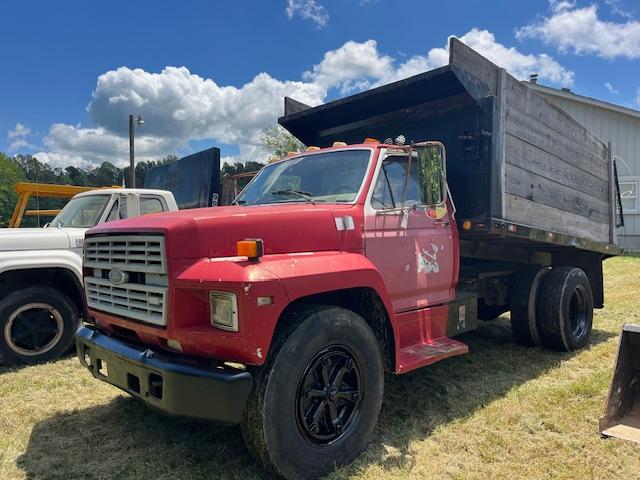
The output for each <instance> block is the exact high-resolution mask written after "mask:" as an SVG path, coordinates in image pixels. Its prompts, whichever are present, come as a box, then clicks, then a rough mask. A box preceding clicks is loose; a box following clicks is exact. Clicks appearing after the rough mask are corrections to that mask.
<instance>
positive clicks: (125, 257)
mask: <svg viewBox="0 0 640 480" xmlns="http://www.w3.org/2000/svg"><path fill="white" fill-rule="evenodd" d="M84 266H85V267H91V268H104V269H107V270H110V269H112V268H116V267H117V268H120V269H121V270H124V271H129V272H143V273H167V272H166V265H165V258H164V237H162V236H161V235H111V236H104V237H89V238H87V239H86V240H85V243H84Z"/></svg>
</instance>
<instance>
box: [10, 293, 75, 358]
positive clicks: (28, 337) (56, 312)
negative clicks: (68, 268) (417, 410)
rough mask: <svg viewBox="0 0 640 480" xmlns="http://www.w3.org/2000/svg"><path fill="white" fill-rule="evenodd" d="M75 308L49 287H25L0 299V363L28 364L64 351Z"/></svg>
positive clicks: (55, 355)
mask: <svg viewBox="0 0 640 480" xmlns="http://www.w3.org/2000/svg"><path fill="white" fill-rule="evenodd" d="M78 318H79V317H78V310H77V308H76V307H75V305H74V304H73V302H72V301H71V300H70V299H69V297H67V296H66V295H65V294H63V293H62V292H60V291H59V290H56V289H54V288H51V287H44V286H42V287H28V288H23V289H20V290H16V291H15V292H11V293H10V294H8V295H7V296H6V297H5V298H3V299H2V301H0V363H2V364H5V365H32V364H36V363H43V362H47V361H49V360H53V359H55V358H57V357H58V356H60V355H61V354H62V353H64V352H65V351H66V350H67V349H68V348H69V346H70V344H71V342H72V340H73V333H74V332H75V329H76V328H77V326H78Z"/></svg>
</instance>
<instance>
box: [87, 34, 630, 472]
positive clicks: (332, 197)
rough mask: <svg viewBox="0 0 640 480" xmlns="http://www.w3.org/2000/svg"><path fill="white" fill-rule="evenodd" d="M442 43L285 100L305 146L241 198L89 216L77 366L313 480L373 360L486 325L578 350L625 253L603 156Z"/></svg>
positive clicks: (334, 447)
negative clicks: (369, 84)
mask: <svg viewBox="0 0 640 480" xmlns="http://www.w3.org/2000/svg"><path fill="white" fill-rule="evenodd" d="M450 51H451V58H450V64H449V65H447V66H445V67H442V68H439V69H437V70H433V71H430V72H426V73H424V74H421V75H418V76H415V77H412V78H409V79H406V80H402V81H400V82H396V83H394V84H391V85H387V86H383V87H380V88H377V89H374V90H371V91H368V92H364V93H361V94H358V95H354V96H352V97H348V98H344V99H341V100H337V101H334V102H331V103H328V104H325V105H321V106H318V107H314V108H309V107H307V106H306V105H303V104H301V103H299V102H296V101H294V100H291V99H286V100H285V116H284V117H282V118H281V119H280V123H281V124H282V125H283V126H284V127H285V128H287V129H288V130H289V131H290V132H292V133H293V134H294V135H295V136H296V137H298V138H299V139H300V140H302V142H304V143H305V144H306V145H310V147H308V148H307V150H306V151H304V152H301V153H298V154H295V155H292V156H289V157H287V158H284V159H282V160H280V161H278V162H275V163H272V164H270V165H268V166H266V167H264V168H263V169H262V170H261V171H260V172H259V174H258V175H257V176H256V177H255V178H254V179H252V181H251V182H250V184H249V185H248V186H247V187H246V188H245V189H244V190H243V192H242V193H241V194H240V195H239V196H238V197H237V199H236V200H235V202H234V205H232V206H228V207H218V208H211V209H198V210H186V211H180V212H174V213H166V214H159V215H150V216H146V217H141V218H136V219H132V220H124V221H120V222H116V223H112V224H107V225H104V226H99V227H96V228H94V229H92V230H91V231H90V232H89V233H88V234H87V237H86V241H85V244H84V249H85V250H84V275H85V277H84V282H85V288H86V296H87V305H88V312H89V315H88V317H89V319H90V322H89V323H87V324H86V325H85V326H83V327H81V328H80V329H79V330H78V332H77V335H76V343H77V350H78V355H79V359H80V361H81V363H82V364H83V365H84V366H85V367H87V368H88V369H89V370H90V371H91V373H92V374H93V375H94V376H95V377H96V378H98V379H100V380H103V381H105V382H109V383H111V384H113V385H115V386H116V387H119V388H121V389H123V390H124V391H126V392H128V393H130V394H131V395H132V396H134V397H136V398H138V399H140V400H141V401H143V402H145V403H147V404H148V405H150V406H152V407H155V408H157V409H159V410H162V411H165V412H167V413H169V414H173V415H178V416H187V417H192V418H199V419H207V420H217V421H223V422H228V423H241V425H242V429H243V433H244V436H245V438H246V441H247V443H248V445H249V446H250V448H251V449H252V451H253V452H254V453H255V455H256V456H257V457H258V458H259V459H260V460H261V461H262V462H263V463H264V464H265V466H266V467H267V468H269V469H270V470H272V471H274V472H276V473H278V474H280V475H282V476H284V477H287V478H316V477H318V476H320V475H322V474H325V473H327V472H329V471H331V470H332V469H334V468H335V467H336V466H340V465H344V464H346V463H348V462H350V461H352V460H353V459H354V458H355V457H356V456H357V455H358V454H359V453H360V452H361V451H362V450H363V449H364V448H365V446H366V445H367V442H368V440H369V438H370V435H371V433H372V431H373V429H374V426H375V424H376V420H377V417H378V412H379V410H380V406H381V402H382V396H383V385H384V373H385V372H387V373H389V374H402V373H405V372H410V371H412V370H415V369H417V368H420V367H424V366H426V365H429V364H432V363H434V362H437V361H439V360H442V359H445V358H447V357H451V356H453V355H460V354H464V353H467V351H468V347H467V345H465V343H464V337H462V338H461V339H459V338H456V337H458V336H459V335H461V334H464V333H465V332H469V331H470V330H473V329H474V328H476V326H477V324H478V318H480V319H491V318H495V317H496V316H498V315H500V314H501V313H503V312H506V311H510V312H511V323H512V325H513V332H514V337H515V341H517V342H520V343H521V344H525V345H538V344H542V345H545V346H547V347H550V348H554V349H560V350H575V349H579V348H581V347H583V346H585V345H586V344H587V343H588V341H589V336H590V333H591V327H592V319H593V309H594V308H602V307H603V304H604V298H603V279H602V261H603V259H605V258H607V257H609V256H612V255H615V254H617V253H619V250H618V248H617V247H616V245H615V243H616V242H615V239H616V237H615V235H616V218H617V215H616V200H615V199H616V182H615V180H614V178H615V177H614V174H613V164H612V159H611V151H610V149H609V148H608V146H607V145H605V144H604V143H603V142H601V141H600V140H599V139H597V138H596V137H595V136H594V135H592V134H591V133H590V132H589V131H587V130H585V129H584V128H583V127H582V126H581V125H580V124H578V123H577V122H576V121H575V120H573V119H572V118H571V117H570V116H569V115H567V114H566V113H564V112H563V111H561V110H560V109H558V108H556V107H554V106H553V105H551V104H550V103H548V102H547V101H546V100H545V99H543V98H542V97H541V96H539V95H538V94H537V93H535V92H534V91H532V90H530V89H529V88H528V87H527V86H526V85H525V84H523V83H520V82H518V81H517V80H516V79H514V78H513V77H511V76H510V75H508V74H507V73H506V72H505V71H504V70H503V69H500V68H498V67H496V66H495V65H493V64H492V63H490V62H489V61H487V60H486V59H485V58H483V57H481V56H480V55H478V54H477V53H475V52H474V51H473V50H471V49H469V48H468V47H466V46H465V45H463V44H462V43H460V42H458V41H457V40H455V39H454V40H452V41H451V45H450ZM387 137H389V138H388V139H387ZM365 139H366V140H365ZM315 145H317V147H316V146H315Z"/></svg>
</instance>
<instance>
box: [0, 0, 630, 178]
mask: <svg viewBox="0 0 640 480" xmlns="http://www.w3.org/2000/svg"><path fill="white" fill-rule="evenodd" d="M0 18H3V19H4V22H3V24H4V25H5V30H4V35H3V40H2V41H1V42H0V59H2V62H3V68H2V71H3V73H2V74H1V75H0V150H2V151H5V152H7V153H10V154H17V153H31V154H37V156H38V157H39V158H40V159H41V160H44V161H48V162H50V163H51V164H53V165H55V166H66V165H69V164H75V165H95V164H99V163H100V162H102V161H104V160H109V161H112V162H114V163H117V164H122V163H124V162H125V161H126V160H127V155H128V150H127V148H128V146H127V145H128V144H127V137H126V128H127V114H128V113H136V114H137V113H141V114H142V115H143V116H144V117H145V120H146V124H145V127H144V128H143V129H141V130H140V131H139V132H138V135H139V136H140V138H139V141H138V143H137V148H138V155H137V157H138V158H143V159H157V158H161V157H162V156H164V155H166V154H169V153H188V152H189V151H192V150H194V149H196V150H197V149H200V148H203V147H207V146H211V145H218V146H221V148H222V155H223V156H224V157H228V158H229V159H232V158H233V159H239V160H248V159H257V160H263V159H264V154H263V152H262V151H261V150H260V147H259V143H260V142H259V136H260V131H261V130H262V128H264V126H266V125H269V124H272V123H273V122H274V121H275V119H276V118H277V116H279V115H280V114H281V113H282V96H283V95H291V96H293V97H294V98H298V99H300V100H302V101H305V102H306V103H310V104H319V103H323V102H326V101H328V100H331V99H334V98H337V97H341V96H344V95H347V94H351V93H355V92H357V91H360V90H362V89H366V88H370V87H372V86H376V85H380V84H384V83H388V82H390V81H393V80H397V79H399V78H402V77H404V76H407V75H412V74H416V73H419V72H421V71H425V70H427V69H430V68H434V67H437V66H440V65H441V64H442V63H443V62H445V61H446V55H447V52H446V50H445V46H446V43H447V38H448V37H449V36H450V35H455V36H457V37H459V38H461V39H462V40H463V41H465V42H466V43H467V44H469V45H471V46H472V47H473V48H476V49H478V50H480V51H481V52H482V53H483V54H485V55H487V56H489V57H490V58H491V59H492V60H493V61H495V62H497V63H500V64H502V66H504V67H505V68H507V69H508V70H509V71H510V72H511V73H512V74H514V75H516V76H517V77H519V78H526V76H527V75H528V74H529V73H534V72H536V73H539V74H540V82H541V83H543V84H547V85H551V86H555V87H562V86H568V87H571V89H572V90H573V91H575V92H577V93H581V94H584V95H588V96H592V97H595V98H599V99H602V100H606V101H610V102H613V103H618V104H621V105H625V106H628V107H631V108H636V109H637V108H640V91H639V88H640V75H639V73H640V4H639V3H638V2H636V1H631V0H602V1H595V0H594V1H591V2H585V1H580V0H575V1H567V0H564V1H562V0H554V1H551V2H549V1H546V0H539V1H527V2H516V1H513V0H510V1H491V2H479V1H465V0H458V1H457V2H431V1H424V0H423V1H420V0H402V1H391V0H269V1H257V0H256V1H234V2H228V1H193V2H186V1H185V2H179V3H178V2H165V1H159V0H156V1H128V2H124V1H118V0H112V1H110V2H87V1H66V2H62V1H49V2H42V1H41V2H36V1H30V0H21V1H20V2H3V3H2V6H0ZM7 26H9V27H8V28H7Z"/></svg>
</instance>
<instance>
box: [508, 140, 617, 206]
mask: <svg viewBox="0 0 640 480" xmlns="http://www.w3.org/2000/svg"><path fill="white" fill-rule="evenodd" d="M505 160H506V162H507V163H510V164H512V165H516V166H518V167H521V168H524V169H525V170H529V171H530V172H533V173H535V174H537V175H540V176H541V177H545V178H548V179H550V180H553V181H556V182H558V183H561V184H562V185H566V186H567V187H570V188H572V189H574V190H577V191H579V192H582V193H585V194H587V195H590V196H592V197H594V198H597V199H598V200H602V201H603V202H608V201H609V187H608V185H607V182H606V181H605V180H603V179H601V178H598V177H596V176H595V175H592V174H591V173H588V172H585V171H584V170H581V169H579V168H576V167H574V166H573V165H571V164H569V163H567V162H563V161H562V159H560V158H559V157H557V156H555V155H553V154H551V153H548V152H546V151H544V150H541V149H540V148H538V147H536V146H535V145H531V144H530V143H527V142H525V141H523V140H521V139H519V138H518V137H514V136H513V135H511V134H507V135H506V138H505Z"/></svg>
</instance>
